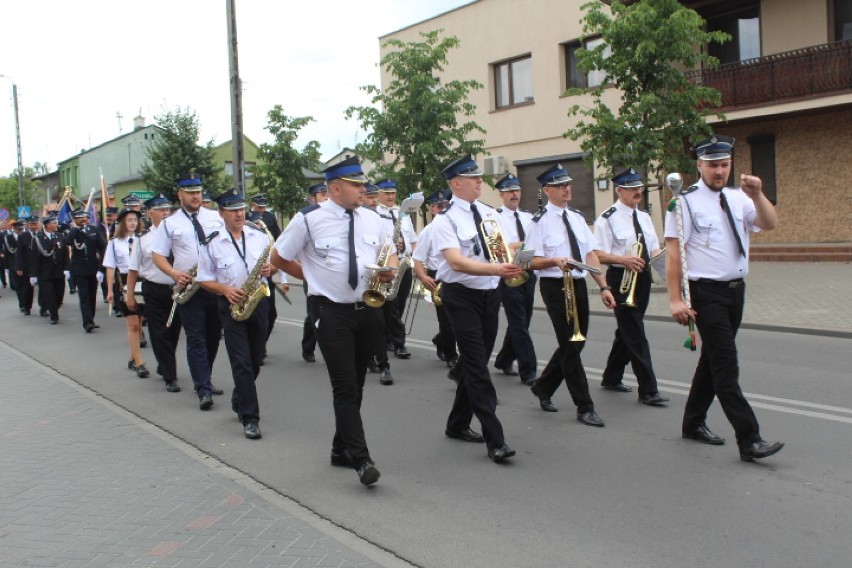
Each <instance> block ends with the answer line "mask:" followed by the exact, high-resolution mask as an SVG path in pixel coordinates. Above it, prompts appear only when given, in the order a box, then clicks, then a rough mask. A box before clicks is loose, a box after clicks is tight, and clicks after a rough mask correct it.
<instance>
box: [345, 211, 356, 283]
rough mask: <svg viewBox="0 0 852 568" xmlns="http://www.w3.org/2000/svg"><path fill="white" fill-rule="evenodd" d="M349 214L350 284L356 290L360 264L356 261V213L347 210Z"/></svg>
mask: <svg viewBox="0 0 852 568" xmlns="http://www.w3.org/2000/svg"><path fill="white" fill-rule="evenodd" d="M346 214H347V215H349V286H350V287H351V288H352V289H353V290H354V289H355V288H357V287H358V265H357V264H356V263H355V260H356V259H355V215H354V212H353V211H350V210H349V209H347V210H346Z"/></svg>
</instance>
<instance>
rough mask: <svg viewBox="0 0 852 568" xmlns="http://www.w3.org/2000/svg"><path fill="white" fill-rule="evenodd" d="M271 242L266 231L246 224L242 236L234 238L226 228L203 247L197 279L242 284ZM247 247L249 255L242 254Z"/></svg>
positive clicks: (238, 286) (246, 253)
mask: <svg viewBox="0 0 852 568" xmlns="http://www.w3.org/2000/svg"><path fill="white" fill-rule="evenodd" d="M235 242H236V245H235V244H234V243H235ZM268 244H269V237H267V236H266V233H264V232H263V231H258V230H257V229H252V228H250V227H244V228H243V232H242V239H237V238H233V239H232V237H231V233H229V232H228V230H227V229H224V230H222V231H220V232H219V234H218V235H217V236H216V237H214V238H213V239H212V240H211V241H210V242H209V243H207V247H205V249H204V250H202V251H201V255H200V256H199V258H198V276H197V277H196V279H197V280H198V281H199V282H210V281H215V282H219V283H220V284H225V285H227V286H234V287H235V288H240V287H242V285H243V284H245V283H246V280H247V279H248V276H249V274H250V273H251V271H252V270H253V269H254V267H255V265H256V264H257V262H258V259H260V257H261V255H262V254H263V251H264V249H265V248H266V246H267V245H268ZM243 247H245V258H243V257H242V254H243ZM267 262H269V259H268V258H267Z"/></svg>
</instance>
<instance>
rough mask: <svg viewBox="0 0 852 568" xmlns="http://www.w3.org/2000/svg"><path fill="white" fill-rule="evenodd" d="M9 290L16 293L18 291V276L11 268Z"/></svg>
mask: <svg viewBox="0 0 852 568" xmlns="http://www.w3.org/2000/svg"><path fill="white" fill-rule="evenodd" d="M9 288H11V289H12V290H14V291H15V292H17V291H18V275H17V274H15V271H14V270H13V269H11V268H10V269H9Z"/></svg>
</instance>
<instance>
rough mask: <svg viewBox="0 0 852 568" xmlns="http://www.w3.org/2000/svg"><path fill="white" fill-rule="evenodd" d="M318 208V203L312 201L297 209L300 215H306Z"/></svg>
mask: <svg viewBox="0 0 852 568" xmlns="http://www.w3.org/2000/svg"><path fill="white" fill-rule="evenodd" d="M319 208H320V206H319V203H314V204H313V205H308V206H307V207H302V208H301V209H299V213H301V214H302V215H307V214H308V213H310V212H311V211H316V210H317V209H319Z"/></svg>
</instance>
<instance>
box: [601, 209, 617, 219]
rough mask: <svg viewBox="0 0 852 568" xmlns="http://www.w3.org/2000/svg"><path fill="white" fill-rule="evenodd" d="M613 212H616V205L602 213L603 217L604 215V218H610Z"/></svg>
mask: <svg viewBox="0 0 852 568" xmlns="http://www.w3.org/2000/svg"><path fill="white" fill-rule="evenodd" d="M613 213H615V207H610V208H609V209H607V210H606V211H604V212H603V213H601V217H603V218H604V219H609V218H610V217H612V214H613Z"/></svg>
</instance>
